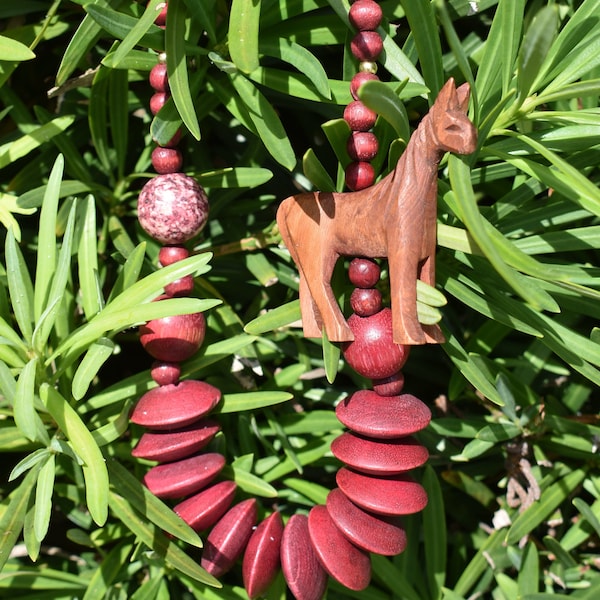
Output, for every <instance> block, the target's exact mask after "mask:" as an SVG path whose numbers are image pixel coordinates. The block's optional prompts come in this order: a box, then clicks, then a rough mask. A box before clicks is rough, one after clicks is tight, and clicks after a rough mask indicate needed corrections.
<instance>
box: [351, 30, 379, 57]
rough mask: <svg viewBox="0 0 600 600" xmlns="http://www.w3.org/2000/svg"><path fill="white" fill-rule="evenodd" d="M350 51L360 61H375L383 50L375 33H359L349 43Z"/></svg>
mask: <svg viewBox="0 0 600 600" xmlns="http://www.w3.org/2000/svg"><path fill="white" fill-rule="evenodd" d="M350 50H351V51H352V54H353V55H354V56H355V57H356V58H357V59H358V60H360V61H375V60H377V57H378V56H379V55H380V54H381V51H382V50H383V41H382V39H381V36H380V35H379V34H378V33H377V32H376V31H359V32H358V33H357V34H356V35H355V36H354V37H353V38H352V40H351V42H350Z"/></svg>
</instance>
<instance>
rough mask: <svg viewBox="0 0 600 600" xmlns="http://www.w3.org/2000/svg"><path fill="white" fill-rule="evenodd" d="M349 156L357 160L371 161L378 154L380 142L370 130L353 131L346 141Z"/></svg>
mask: <svg viewBox="0 0 600 600" xmlns="http://www.w3.org/2000/svg"><path fill="white" fill-rule="evenodd" d="M346 150H347V152H348V156H349V157H350V158H351V159H352V160H355V161H366V162H368V161H370V160H373V159H374V158H375V156H377V151H378V150H379V142H378V141H377V136H376V135H375V134H374V133H371V132H370V131H353V132H352V133H351V134H350V136H349V137H348V142H347V143H346Z"/></svg>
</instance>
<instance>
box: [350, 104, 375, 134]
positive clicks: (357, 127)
mask: <svg viewBox="0 0 600 600" xmlns="http://www.w3.org/2000/svg"><path fill="white" fill-rule="evenodd" d="M344 120H345V121H346V123H348V126H349V127H350V129H351V130H352V131H369V129H371V128H372V127H373V126H374V125H375V121H376V120H377V113H376V112H375V111H374V110H371V109H370V108H368V107H366V106H365V105H364V104H363V103H362V102H361V101H360V100H354V101H353V102H350V104H348V106H346V108H345V109H344Z"/></svg>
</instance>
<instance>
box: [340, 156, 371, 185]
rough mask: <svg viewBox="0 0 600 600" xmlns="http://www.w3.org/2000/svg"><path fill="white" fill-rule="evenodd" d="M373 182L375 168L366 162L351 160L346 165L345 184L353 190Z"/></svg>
mask: <svg viewBox="0 0 600 600" xmlns="http://www.w3.org/2000/svg"><path fill="white" fill-rule="evenodd" d="M373 183H375V169H373V166H372V165H371V163H368V162H362V161H361V162H351V163H348V166H347V167H346V185H347V186H348V187H349V188H350V189H351V190H352V191H354V192H358V191H359V190H364V189H365V188H368V187H369V186H371V185H373Z"/></svg>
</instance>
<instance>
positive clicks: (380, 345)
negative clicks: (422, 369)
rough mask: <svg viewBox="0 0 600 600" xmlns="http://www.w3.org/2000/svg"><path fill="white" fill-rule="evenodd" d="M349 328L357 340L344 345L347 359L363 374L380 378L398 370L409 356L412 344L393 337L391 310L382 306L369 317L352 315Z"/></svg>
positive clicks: (343, 349) (371, 377)
mask: <svg viewBox="0 0 600 600" xmlns="http://www.w3.org/2000/svg"><path fill="white" fill-rule="evenodd" d="M348 327H350V329H351V330H352V333H353V334H354V340H353V341H351V342H344V343H343V344H342V352H343V353H344V358H345V359H346V362H347V363H348V364H349V365H350V366H351V367H352V368H353V369H354V370H355V371H356V372H357V373H359V374H360V375H362V376H363V377H369V378H370V379H381V378H383V377H389V376H390V375H393V374H394V373H396V371H399V370H400V369H401V368H402V366H403V365H404V363H405V362H406V359H407V358H408V353H409V346H405V345H402V344H395V343H394V341H393V339H392V311H391V310H390V309H389V308H383V309H382V310H380V311H379V312H377V313H375V314H374V315H371V316H369V317H359V316H358V315H351V316H350V318H349V319H348Z"/></svg>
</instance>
